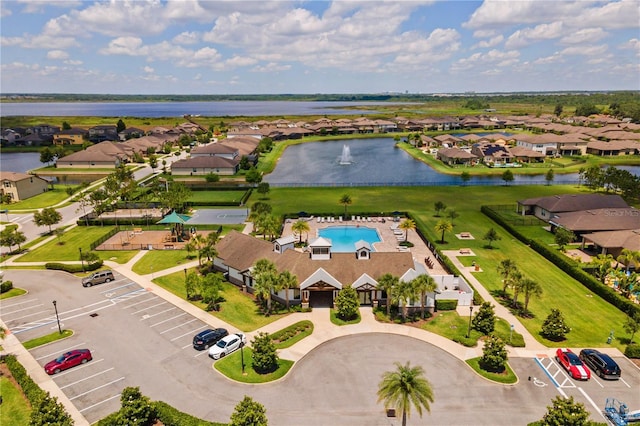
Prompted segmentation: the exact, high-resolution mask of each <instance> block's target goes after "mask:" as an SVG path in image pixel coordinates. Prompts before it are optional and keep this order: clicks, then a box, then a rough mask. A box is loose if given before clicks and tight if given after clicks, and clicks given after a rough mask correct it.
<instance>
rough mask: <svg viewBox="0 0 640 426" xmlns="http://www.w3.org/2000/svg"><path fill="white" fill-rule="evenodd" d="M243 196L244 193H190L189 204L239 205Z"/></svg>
mask: <svg viewBox="0 0 640 426" xmlns="http://www.w3.org/2000/svg"><path fill="white" fill-rule="evenodd" d="M244 194H246V191H191V196H190V197H189V202H190V203H193V204H198V203H201V202H203V201H207V202H214V201H215V202H225V203H239V202H240V200H241V199H242V197H244ZM203 208H204V207H203ZM209 208H212V207H209Z"/></svg>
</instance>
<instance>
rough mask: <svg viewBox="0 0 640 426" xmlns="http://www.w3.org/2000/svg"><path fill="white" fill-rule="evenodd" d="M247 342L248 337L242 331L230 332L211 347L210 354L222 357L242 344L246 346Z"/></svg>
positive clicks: (215, 357)
mask: <svg viewBox="0 0 640 426" xmlns="http://www.w3.org/2000/svg"><path fill="white" fill-rule="evenodd" d="M246 342H247V338H246V337H245V336H244V334H242V333H235V334H230V335H228V336H226V337H223V338H222V339H220V340H219V341H218V343H216V344H215V345H214V346H211V348H210V349H209V356H210V357H211V358H213V359H220V358H222V357H224V356H225V355H229V354H230V353H231V352H233V351H235V350H237V349H238V348H240V347H241V346H244V345H245V343H246Z"/></svg>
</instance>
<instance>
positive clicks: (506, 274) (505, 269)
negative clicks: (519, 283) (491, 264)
mask: <svg viewBox="0 0 640 426" xmlns="http://www.w3.org/2000/svg"><path fill="white" fill-rule="evenodd" d="M497 269H498V274H500V276H501V277H502V294H507V288H508V287H509V285H511V275H512V274H513V273H514V272H516V271H517V270H518V267H517V266H516V262H514V261H513V260H511V259H502V260H501V261H500V264H499V265H498V268H497Z"/></svg>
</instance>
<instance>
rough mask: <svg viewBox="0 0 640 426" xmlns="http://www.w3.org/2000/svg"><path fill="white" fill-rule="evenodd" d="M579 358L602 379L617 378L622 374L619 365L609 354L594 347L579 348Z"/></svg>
mask: <svg viewBox="0 0 640 426" xmlns="http://www.w3.org/2000/svg"><path fill="white" fill-rule="evenodd" d="M580 359H581V360H582V361H584V363H585V364H587V365H588V366H589V367H590V368H591V369H592V370H593V372H594V373H596V374H597V375H598V376H600V377H601V378H603V379H610V380H618V379H619V378H620V376H621V375H622V371H621V370H620V367H618V364H617V363H616V362H615V361H614V360H613V359H611V357H610V356H609V355H607V354H603V353H602V352H599V351H597V350H595V349H583V350H581V351H580Z"/></svg>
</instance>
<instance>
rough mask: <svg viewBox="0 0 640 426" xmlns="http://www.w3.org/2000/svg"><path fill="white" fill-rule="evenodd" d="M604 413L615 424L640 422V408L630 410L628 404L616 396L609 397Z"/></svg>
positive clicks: (621, 425) (624, 424) (617, 425)
mask: <svg viewBox="0 0 640 426" xmlns="http://www.w3.org/2000/svg"><path fill="white" fill-rule="evenodd" d="M604 415H605V416H606V417H607V419H609V421H610V422H611V423H613V424H614V425H615V426H627V425H628V424H629V423H635V422H640V410H635V411H629V407H627V404H625V403H624V402H621V401H619V400H617V399H615V398H607V401H606V402H605V406H604Z"/></svg>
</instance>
